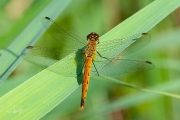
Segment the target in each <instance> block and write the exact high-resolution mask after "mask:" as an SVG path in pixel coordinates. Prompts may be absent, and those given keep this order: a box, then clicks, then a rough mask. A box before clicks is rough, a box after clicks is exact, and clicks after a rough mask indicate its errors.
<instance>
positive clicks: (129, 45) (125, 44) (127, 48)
mask: <svg viewBox="0 0 180 120" xmlns="http://www.w3.org/2000/svg"><path fill="white" fill-rule="evenodd" d="M150 40H151V37H150V35H149V34H147V33H139V34H136V35H132V36H129V37H126V38H122V39H115V40H110V41H106V42H102V43H101V42H100V43H99V45H98V46H97V51H98V52H99V53H100V54H101V55H102V56H105V57H111V58H112V57H114V56H117V55H128V54H130V53H133V52H135V51H137V50H139V49H141V48H142V47H143V46H145V45H146V44H148V43H149V42H150Z"/></svg>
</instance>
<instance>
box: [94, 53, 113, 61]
mask: <svg viewBox="0 0 180 120" xmlns="http://www.w3.org/2000/svg"><path fill="white" fill-rule="evenodd" d="M96 52H97V53H98V55H99V56H100V57H102V58H104V59H108V60H110V59H109V58H107V57H104V56H102V55H101V54H100V53H99V52H98V51H96Z"/></svg>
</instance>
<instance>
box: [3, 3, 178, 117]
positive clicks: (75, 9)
mask: <svg viewBox="0 0 180 120" xmlns="http://www.w3.org/2000/svg"><path fill="white" fill-rule="evenodd" d="M22 3H23V2H22ZM13 4H15V3H13V0H12V1H5V0H2V1H0V6H1V8H0V9H1V11H0V15H1V16H3V17H1V22H0V26H1V28H0V31H1V32H0V39H1V41H0V47H1V48H2V50H1V51H0V52H1V56H0V64H1V67H0V75H1V80H2V78H3V79H6V78H7V77H8V76H9V74H11V72H9V71H14V72H13V73H12V74H11V75H10V76H9V78H8V79H7V80H6V81H5V82H3V84H1V85H0V95H1V96H2V97H1V98H0V108H1V109H0V113H1V115H0V119H7V120H11V119H12V120H13V119H18V120H24V119H30V120H31V119H42V120H49V119H53V120H55V119H78V120H79V119H83V120H84V119H88V120H91V119H92V120H96V119H98V120H100V119H102V120H104V119H109V120H111V119H112V120H114V119H120V118H122V119H125V120H128V119H130V120H134V119H138V120H141V119H142V120H144V119H146V120H148V119H149V120H169V119H171V120H178V118H179V117H180V116H179V112H178V109H179V99H176V98H178V97H179V95H180V93H178V91H179V85H180V82H179V71H180V67H179V64H180V63H179V56H180V55H179V54H178V52H179V46H178V45H179V44H180V41H179V38H180V35H179V32H180V30H179V29H178V27H179V22H180V21H179V19H178V14H179V12H178V10H176V11H174V10H175V9H177V8H178V7H179V5H180V1H179V0H173V1H169V0H156V1H152V0H146V1H143V0H138V1H136V2H135V1H130V0H127V1H123V2H122V1H114V2H108V1H95V0H88V1H83V0H77V1H72V2H71V1H69V0H67V1H66V2H64V1H59V0H55V1H53V2H44V1H42V0H39V1H33V2H32V3H31V2H29V3H26V2H24V3H23V6H25V8H26V9H25V8H23V7H22V11H21V12H22V13H21V12H20V11H19V12H17V13H16V12H15V11H14V12H13ZM11 5H12V6H11ZM8 6H10V7H8ZM16 6H17V5H15V7H16ZM11 8H12V9H11ZM20 8H21V7H19V10H21V9H20ZM18 13H19V14H20V13H21V14H20V15H19V16H18ZM168 15H169V16H168ZM44 16H49V17H51V18H53V19H55V21H57V23H58V24H60V25H61V26H63V27H64V28H66V29H68V30H70V31H72V32H73V33H75V34H77V35H79V36H81V37H82V38H84V39H85V38H86V35H87V34H89V33H90V32H92V31H94V32H97V33H99V34H100V35H102V37H101V38H100V41H105V40H113V39H117V38H123V37H127V36H130V35H133V34H137V33H142V32H148V33H149V34H150V35H151V42H150V43H149V45H147V46H146V47H144V48H143V49H142V50H139V51H138V52H136V53H133V54H132V55H129V56H127V57H128V58H134V59H144V60H149V61H151V62H153V63H154V64H155V66H156V67H155V69H154V70H151V71H145V72H139V73H132V74H123V75H120V76H116V79H113V80H114V82H113V81H112V80H111V78H110V79H109V78H108V77H104V78H103V77H92V78H91V81H90V87H89V91H88V96H87V99H86V105H85V110H84V111H79V103H80V96H81V87H79V84H78V82H77V79H76V78H73V77H65V76H63V75H59V74H56V73H53V72H50V71H48V70H46V69H45V70H43V71H41V72H39V71H40V70H41V69H39V68H38V67H37V66H34V65H32V64H30V63H28V62H26V61H23V62H21V61H22V57H20V56H22V54H24V53H23V50H24V48H25V47H26V46H28V45H33V44H34V43H36V45H37V46H44V47H49V48H57V49H59V48H61V50H62V51H63V49H64V48H63V47H62V46H61V45H58V44H57V43H56V41H55V40H54V39H53V38H52V37H51V36H50V35H49V34H48V33H46V32H45V28H44V27H43V25H42V24H41V18H42V17H44ZM57 16H58V17H57ZM166 16H168V17H166ZM165 17H166V18H165ZM158 23H159V24H158ZM116 25H117V26H116ZM114 26H116V27H114ZM112 28H113V29H112ZM44 32H45V34H43V33H44ZM112 44H113V43H112ZM71 55H73V54H71ZM20 62H21V63H20ZM66 62H67V60H66V58H64V59H62V60H60V61H59V63H60V64H62V63H66ZM19 63H20V64H19ZM18 64H19V65H18ZM17 65H18V66H17ZM53 66H54V65H52V66H51V67H53ZM15 68H16V69H15ZM14 69H15V70H14ZM7 70H8V71H7ZM99 80H100V81H99ZM116 80H119V82H117V81H116ZM102 81H108V82H102ZM115 81H116V82H115ZM121 81H123V82H124V83H123V82H121ZM110 82H113V83H115V84H111V83H110ZM128 83H129V84H128ZM133 86H135V87H133ZM136 86H139V87H136ZM129 87H131V88H129ZM132 88H135V89H132ZM140 88H144V89H140ZM146 88H147V89H146ZM136 89H138V91H137V90H136ZM149 89H151V90H149ZM139 90H144V91H150V92H143V91H139ZM153 90H154V91H153ZM160 91H162V92H164V93H160ZM151 92H155V93H158V92H159V93H160V94H166V95H167V96H171V97H166V96H163V95H159V94H155V93H151ZM166 92H168V93H174V94H168V93H166ZM175 94H176V95H177V96H176V95H175ZM59 103H60V104H59Z"/></svg>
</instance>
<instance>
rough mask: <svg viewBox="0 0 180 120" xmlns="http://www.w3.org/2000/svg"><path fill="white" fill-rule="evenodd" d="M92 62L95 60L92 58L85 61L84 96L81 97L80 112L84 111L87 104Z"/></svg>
mask: <svg viewBox="0 0 180 120" xmlns="http://www.w3.org/2000/svg"><path fill="white" fill-rule="evenodd" d="M92 60H93V59H92V57H87V58H86V61H85V67H84V76H83V81H82V96H81V103H80V110H83V109H84V103H85V99H86V94H87V91H88V85H89V80H90V71H91V65H92Z"/></svg>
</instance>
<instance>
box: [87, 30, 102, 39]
mask: <svg viewBox="0 0 180 120" xmlns="http://www.w3.org/2000/svg"><path fill="white" fill-rule="evenodd" d="M92 38H94V39H95V40H97V39H99V35H98V34H97V33H95V32H92V33H90V34H89V35H87V40H88V39H92Z"/></svg>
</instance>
